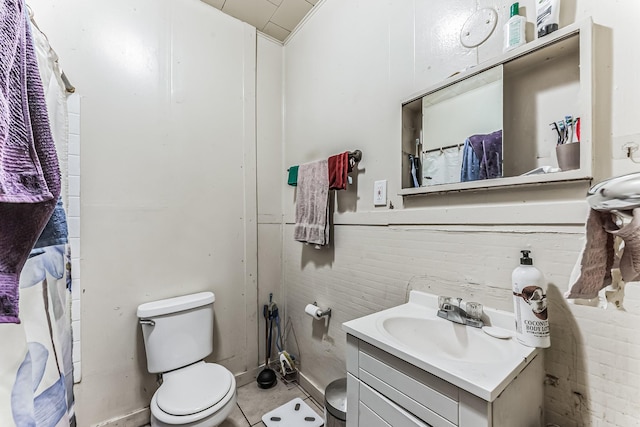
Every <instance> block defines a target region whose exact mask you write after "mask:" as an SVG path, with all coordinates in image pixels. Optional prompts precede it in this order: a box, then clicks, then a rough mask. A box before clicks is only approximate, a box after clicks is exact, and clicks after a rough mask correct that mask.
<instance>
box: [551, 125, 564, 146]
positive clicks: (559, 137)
mask: <svg viewBox="0 0 640 427" xmlns="http://www.w3.org/2000/svg"><path fill="white" fill-rule="evenodd" d="M549 126H551V127H552V128H554V129H555V130H556V132H557V133H558V142H557V144H556V145H560V144H562V135H561V134H560V129H558V124H557V123H556V122H553V123H551V124H549Z"/></svg>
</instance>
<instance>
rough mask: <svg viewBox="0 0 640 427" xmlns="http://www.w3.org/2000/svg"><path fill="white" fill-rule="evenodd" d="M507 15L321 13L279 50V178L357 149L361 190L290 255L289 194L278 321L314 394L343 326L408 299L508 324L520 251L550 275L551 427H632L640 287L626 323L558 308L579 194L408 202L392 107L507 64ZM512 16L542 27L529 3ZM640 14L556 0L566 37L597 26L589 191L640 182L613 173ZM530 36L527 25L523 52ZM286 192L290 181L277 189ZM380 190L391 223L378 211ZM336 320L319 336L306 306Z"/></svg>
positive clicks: (342, 200)
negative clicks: (382, 188)
mask: <svg viewBox="0 0 640 427" xmlns="http://www.w3.org/2000/svg"><path fill="white" fill-rule="evenodd" d="M510 3H511V1H507V0H455V1H438V2H435V1H430V0H415V1H412V2H388V1H383V0H352V1H348V2H344V1H339V0H326V1H325V2H324V3H322V4H321V5H320V7H319V8H318V9H317V10H316V11H315V14H314V15H313V16H312V17H311V18H310V19H309V20H308V21H307V22H306V24H305V25H304V26H303V27H302V28H301V29H300V30H299V31H298V32H296V33H294V35H293V37H292V38H291V39H290V40H288V41H287V43H286V45H285V66H284V72H285V106H286V115H285V150H284V156H285V166H288V165H291V164H299V163H303V162H306V161H312V160H316V159H320V158H326V157H327V156H329V155H331V154H334V153H338V152H341V151H344V150H346V149H349V150H351V149H355V148H359V149H361V150H363V153H364V158H363V161H362V163H361V164H360V166H359V171H358V173H357V178H356V182H355V184H354V185H353V186H351V187H350V188H349V189H348V190H347V191H345V192H342V193H339V194H338V195H337V206H336V212H337V214H336V216H335V217H334V219H335V223H336V225H335V226H334V229H333V236H332V240H333V242H334V244H333V246H332V247H331V248H330V249H328V250H322V251H317V250H315V249H313V248H310V247H308V246H304V245H302V244H300V243H298V242H294V241H293V238H292V234H293V231H292V229H293V226H292V224H291V223H292V221H293V213H294V203H293V201H294V191H293V189H286V190H285V193H284V206H285V211H284V212H285V221H286V226H285V230H284V254H283V257H284V259H283V262H284V270H283V271H284V273H283V274H284V280H285V286H286V308H287V313H288V315H289V316H291V317H292V319H293V323H294V325H295V326H296V337H297V340H298V342H299V344H300V348H301V349H300V353H301V354H300V359H301V361H302V373H303V375H304V377H305V378H306V379H307V380H308V381H309V382H310V383H311V384H313V385H315V386H317V387H318V388H319V389H324V387H325V386H326V385H327V384H328V383H329V382H330V381H332V380H333V379H335V378H338V377H341V376H344V374H345V368H344V341H345V335H344V333H343V332H342V330H341V327H340V326H341V323H342V322H344V321H347V320H350V319H353V318H356V317H360V316H362V315H366V314H369V313H371V312H374V311H378V310H381V309H384V308H387V307H391V306H394V305H397V304H400V303H402V302H404V300H405V295H406V291H407V289H409V288H419V289H425V290H430V291H432V292H434V293H436V294H449V295H453V296H461V297H473V299H474V300H479V301H481V302H483V303H485V304H486V305H487V306H494V307H499V308H503V309H507V310H510V309H511V307H512V302H511V296H510V293H511V291H510V284H511V279H510V276H511V271H512V270H513V268H515V267H516V266H517V263H518V261H517V260H518V258H519V252H518V251H519V250H520V249H524V248H526V247H529V248H530V249H531V250H532V251H533V256H534V258H535V263H536V265H537V266H538V267H539V268H540V269H541V270H542V271H543V272H544V273H545V274H546V276H547V278H548V279H549V281H550V283H551V286H550V290H549V299H550V305H551V310H550V313H551V314H550V319H551V333H552V348H551V349H550V350H548V351H546V371H547V374H548V375H550V377H549V379H548V381H547V382H546V387H545V392H546V418H547V421H548V422H554V423H557V424H559V425H562V426H584V425H603V426H605V425H612V426H613V425H620V426H622V425H624V426H627V425H638V424H637V423H638V421H637V420H638V419H640V403H639V402H640V390H639V389H638V387H637V384H638V374H639V373H640V345H639V344H640V341H639V339H638V338H637V337H638V334H637V333H636V331H635V325H636V324H638V322H639V321H640V310H639V304H638V303H639V298H638V285H628V286H627V295H626V300H625V307H626V308H627V311H626V312H625V311H616V310H603V309H597V308H593V307H585V306H575V305H569V304H567V301H565V300H564V298H563V297H562V293H563V292H564V291H565V290H566V289H567V284H568V280H569V274H570V272H571V269H572V267H573V265H574V263H575V261H576V260H577V256H578V252H579V250H580V248H581V245H582V241H581V239H582V237H583V233H584V231H583V222H584V219H585V218H586V213H587V206H586V203H585V202H584V195H585V192H586V190H587V188H588V186H589V184H588V183H583V184H574V185H547V186H544V187H542V188H536V187H532V188H529V189H524V190H523V189H517V190H499V191H478V192H469V193H463V194H450V195H444V196H442V195H429V196H427V197H414V198H408V199H406V200H402V197H400V196H397V190H398V189H400V177H401V171H400V158H399V152H400V150H399V148H400V131H401V117H400V102H401V100H403V99H406V98H407V97H408V96H410V95H411V94H414V93H416V92H418V91H420V90H422V89H425V88H427V87H429V86H431V85H433V84H436V83H437V82H438V81H440V80H442V79H444V78H445V77H447V76H448V75H450V74H451V73H453V72H455V71H457V70H459V69H462V68H464V67H466V66H469V65H473V64H477V63H478V62H481V61H484V60H488V59H491V58H492V57H493V56H495V55H497V54H499V53H501V46H502V31H501V28H502V24H503V23H504V22H505V20H506V18H507V14H508V8H509V5H510ZM520 4H521V11H523V13H526V15H527V18H528V21H529V22H530V23H531V22H535V3H534V1H533V0H525V1H521V2H520ZM488 6H491V7H494V8H496V9H497V10H498V12H499V15H500V22H499V23H498V29H497V32H496V33H494V35H493V36H492V37H491V38H490V39H489V40H488V41H487V42H486V43H485V44H484V45H482V46H481V47H480V48H479V49H465V48H463V47H462V46H460V44H459V42H458V35H459V31H460V27H461V26H462V24H463V23H464V21H465V20H466V18H467V17H468V16H469V15H470V14H471V13H472V12H473V11H475V10H476V9H477V8H481V7H488ZM639 14H640V3H637V2H635V1H632V0H623V1H619V2H598V1H593V0H563V2H562V13H561V26H564V25H567V24H569V23H571V22H574V21H576V20H579V19H581V18H583V17H586V16H592V17H593V20H594V22H595V23H596V24H599V25H600V26H601V27H599V28H598V30H597V31H596V33H597V37H598V39H597V44H596V45H597V55H598V56H597V59H598V62H597V64H596V72H597V73H598V74H597V79H596V82H595V83H596V87H595V94H596V102H597V104H596V110H595V113H596V117H597V128H596V131H595V135H594V140H595V141H596V142H595V144H596V147H595V150H594V151H595V155H596V168H595V169H596V178H597V179H602V178H606V177H609V176H611V175H619V174H624V173H628V172H632V171H637V170H639V169H640V168H639V167H638V166H637V165H636V164H634V163H632V162H630V161H628V160H613V159H612V144H611V139H612V136H614V137H615V136H619V135H627V134H632V133H638V132H639V131H640V129H639V128H640V124H638V121H637V120H636V119H634V117H638V114H639V113H640V86H639V85H638V84H637V78H636V75H635V74H636V73H635V71H634V70H636V69H637V67H638V65H639V64H638V61H640V59H639V56H638V55H636V54H632V52H635V51H636V50H637V49H636V48H635V40H636V39H637V38H636V37H634V33H635V31H636V27H637V24H636V19H635V17H637V16H638V15H639ZM532 34H533V28H532V26H531V25H529V28H528V36H529V40H531V38H532ZM283 179H284V176H283ZM379 179H387V180H388V181H389V183H388V194H389V196H390V200H391V201H392V203H393V205H394V206H395V207H396V209H394V210H390V209H388V208H385V207H382V208H375V207H374V206H373V200H372V199H373V197H372V192H373V182H374V181H375V180H379ZM312 301H317V302H318V303H319V304H320V305H321V306H322V307H327V306H328V307H332V309H333V312H332V318H331V320H330V322H329V324H328V327H325V326H323V324H322V323H320V322H314V321H313V320H312V319H311V318H309V317H308V316H305V315H304V312H303V310H304V306H305V304H307V303H309V302H312Z"/></svg>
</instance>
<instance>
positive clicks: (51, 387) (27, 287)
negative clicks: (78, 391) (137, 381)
mask: <svg viewBox="0 0 640 427" xmlns="http://www.w3.org/2000/svg"><path fill="white" fill-rule="evenodd" d="M23 6H24V5H23ZM30 15H31V14H30ZM31 18H32V17H31ZM25 20H27V18H26V17H25ZM27 21H28V20H27ZM27 25H29V23H27ZM31 34H32V37H33V45H34V48H35V53H36V57H37V62H38V69H39V74H40V77H41V80H42V83H43V89H44V94H45V98H46V104H47V113H48V114H47V115H48V117H49V123H50V127H51V131H52V135H53V139H54V142H55V145H56V151H57V153H58V157H59V160H60V162H59V164H60V169H61V174H62V177H63V179H62V180H61V182H62V190H61V196H60V198H59V199H58V202H57V205H56V209H55V211H54V213H53V215H52V216H51V219H50V220H49V222H48V223H47V226H46V227H45V230H44V231H43V233H42V234H41V235H40V238H39V239H38V242H37V243H36V244H35V246H34V249H33V250H32V251H31V253H30V254H29V258H28V260H27V261H26V263H25V265H24V267H23V269H22V271H21V274H20V281H19V313H20V323H19V324H14V323H5V324H0V343H1V344H0V426H3V427H4V426H13V425H15V426H17V427H70V426H75V415H74V410H73V364H72V348H71V344H72V339H71V316H70V301H71V272H70V265H71V263H70V254H69V246H68V244H67V226H66V214H65V211H64V207H65V206H67V203H66V199H67V196H66V195H67V191H66V181H67V180H66V176H67V162H66V159H67V143H68V124H67V123H68V121H67V104H66V101H67V100H66V97H67V92H66V90H65V86H64V84H63V82H62V78H61V76H62V73H61V70H60V67H59V64H58V61H57V59H58V58H57V55H56V54H55V52H54V51H53V49H51V47H50V45H49V42H48V40H47V38H46V36H45V35H44V34H43V33H42V32H41V31H40V30H39V29H38V28H37V26H36V25H35V23H33V25H31ZM27 42H29V40H27ZM0 48H2V49H4V48H5V46H4V45H2V46H0ZM0 54H5V52H0ZM0 221H2V218H0Z"/></svg>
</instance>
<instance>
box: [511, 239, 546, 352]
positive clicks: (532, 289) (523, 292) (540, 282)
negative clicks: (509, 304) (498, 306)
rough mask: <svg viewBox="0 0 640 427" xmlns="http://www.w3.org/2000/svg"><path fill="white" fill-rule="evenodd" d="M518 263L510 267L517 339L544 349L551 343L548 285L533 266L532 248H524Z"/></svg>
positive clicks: (530, 345)
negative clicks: (511, 269) (512, 267)
mask: <svg viewBox="0 0 640 427" xmlns="http://www.w3.org/2000/svg"><path fill="white" fill-rule="evenodd" d="M520 252H522V258H520V265H519V266H518V267H517V268H516V269H515V270H513V274H512V275H511V280H512V284H513V304H514V313H515V318H516V339H517V340H518V341H519V342H520V343H521V344H523V345H526V346H528V347H540V348H547V347H549V346H550V345H551V339H550V337H549V320H548V319H547V284H546V281H545V280H544V276H543V275H542V273H541V272H540V270H538V269H537V268H535V267H534V266H533V260H532V259H531V258H530V257H529V253H530V252H531V251H528V250H523V251H520Z"/></svg>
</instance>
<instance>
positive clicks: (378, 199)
mask: <svg viewBox="0 0 640 427" xmlns="http://www.w3.org/2000/svg"><path fill="white" fill-rule="evenodd" d="M373 204H374V205H375V206H383V205H386V204H387V180H386V179H383V180H381V181H376V182H374V183H373Z"/></svg>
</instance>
